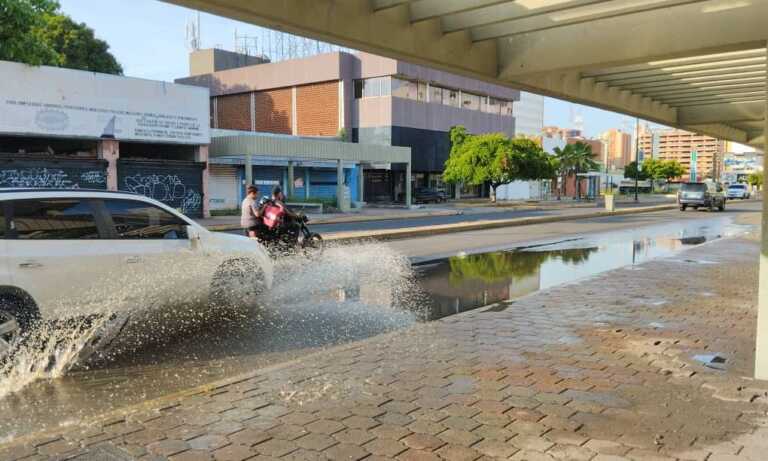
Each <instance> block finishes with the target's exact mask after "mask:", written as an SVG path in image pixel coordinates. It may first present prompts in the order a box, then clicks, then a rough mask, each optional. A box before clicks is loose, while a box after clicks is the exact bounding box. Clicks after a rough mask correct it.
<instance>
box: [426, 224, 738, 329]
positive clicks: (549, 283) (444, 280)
mask: <svg viewBox="0 0 768 461" xmlns="http://www.w3.org/2000/svg"><path fill="white" fill-rule="evenodd" d="M744 230H745V228H744V227H743V226H737V225H733V224H731V223H730V221H729V220H727V219H720V220H714V221H711V222H706V223H705V224H702V223H690V224H688V225H684V226H683V227H682V228H680V227H679V226H674V227H672V226H666V225H664V226H653V227H645V228H641V229H637V230H633V231H624V232H614V233H610V234H597V235H595V236H592V237H585V238H581V239H568V240H565V241H561V242H555V243H550V244H547V243H542V244H537V245H529V246H526V247H521V248H514V249H509V250H505V251H494V252H491V253H479V254H466V253H460V254H458V255H457V256H454V257H450V258H446V259H442V260H439V261H432V262H425V263H420V264H418V265H417V266H416V267H417V274H418V276H419V279H420V285H421V287H422V288H423V289H424V290H425V291H426V292H427V294H428V297H429V298H430V302H431V306H430V309H429V311H428V312H426V320H435V319H439V318H442V317H446V316H449V315H453V314H457V313H460V312H464V311H468V310H472V309H476V308H479V307H483V306H488V305H489V304H494V303H499V302H503V301H509V300H513V299H517V298H520V297H522V296H525V295H528V294H530V293H534V292H536V291H539V290H543V289H546V288H550V287H553V286H556V285H562V284H565V283H570V282H573V281H576V280H579V279H582V278H585V277H589V276H593V275H596V274H600V273H602V272H606V271H610V270H614V269H619V268H625V269H631V270H643V268H642V267H639V266H638V265H639V264H641V263H643V262H645V261H648V260H651V259H654V258H659V257H665V256H670V255H673V254H675V253H676V252H678V251H680V250H682V249H684V248H688V247H692V246H696V245H701V244H703V243H705V242H708V241H712V240H716V239H718V238H722V237H724V236H731V235H735V234H738V233H741V232H743V231H744ZM684 261H696V263H698V264H712V262H710V261H699V260H690V259H686V260H684ZM701 295H702V296H707V295H708V293H701ZM666 302H667V301H665V300H660V299H654V300H650V301H648V302H644V303H643V304H645V305H649V306H654V307H657V306H661V305H663V304H665V303H666ZM506 307H507V306H505V305H499V306H495V307H491V308H490V309H489V311H491V312H493V311H499V310H503V309H505V308H506Z"/></svg>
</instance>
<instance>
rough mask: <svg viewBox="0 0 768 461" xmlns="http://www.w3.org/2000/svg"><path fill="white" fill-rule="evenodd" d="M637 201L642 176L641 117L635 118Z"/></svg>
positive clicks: (636, 200)
mask: <svg viewBox="0 0 768 461" xmlns="http://www.w3.org/2000/svg"><path fill="white" fill-rule="evenodd" d="M635 120H636V122H635V203H637V202H638V201H639V200H638V198H637V182H638V178H639V177H640V117H636V118H635Z"/></svg>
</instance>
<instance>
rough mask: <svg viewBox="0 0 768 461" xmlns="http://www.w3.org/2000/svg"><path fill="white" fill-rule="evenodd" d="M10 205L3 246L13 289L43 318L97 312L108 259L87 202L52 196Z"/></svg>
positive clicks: (102, 297) (99, 226)
mask: <svg viewBox="0 0 768 461" xmlns="http://www.w3.org/2000/svg"><path fill="white" fill-rule="evenodd" d="M9 204H10V206H9V207H6V211H9V213H10V219H9V220H8V223H9V226H8V235H7V238H6V239H5V240H4V241H3V242H4V243H5V245H6V252H5V254H6V255H7V257H6V258H5V259H6V265H7V268H8V271H9V273H10V279H11V283H12V285H13V286H15V287H17V288H20V289H22V290H24V291H26V292H27V293H28V294H29V295H30V296H31V297H32V299H33V300H34V301H35V303H36V304H37V306H38V308H39V310H40V314H41V315H42V316H43V317H44V318H46V317H51V318H66V317H72V316H79V315H89V314H93V313H96V312H101V311H102V309H104V308H105V295H106V294H105V293H104V291H103V289H102V277H103V274H105V273H106V272H107V271H108V269H109V258H107V257H106V255H105V254H106V248H105V246H104V245H105V241H104V240H102V239H101V237H103V235H104V232H105V230H106V229H105V228H104V227H103V224H101V223H99V222H98V221H97V219H96V215H95V213H94V209H93V203H92V201H90V200H88V199H84V198H78V197H74V198H56V197H51V198H33V199H21V200H13V201H9Z"/></svg>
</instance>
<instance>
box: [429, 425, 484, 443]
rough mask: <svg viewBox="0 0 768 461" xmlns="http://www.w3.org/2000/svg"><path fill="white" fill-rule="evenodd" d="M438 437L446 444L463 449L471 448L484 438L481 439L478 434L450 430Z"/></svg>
mask: <svg viewBox="0 0 768 461" xmlns="http://www.w3.org/2000/svg"><path fill="white" fill-rule="evenodd" d="M437 437H438V438H439V439H441V440H443V441H444V442H445V443H449V444H452V445H461V446H463V447H470V446H472V445H473V444H475V443H477V442H479V441H480V440H482V437H479V436H478V435H477V434H476V433H474V432H469V431H463V430H460V429H448V430H447V431H444V432H441V433H440V434H438V435H437Z"/></svg>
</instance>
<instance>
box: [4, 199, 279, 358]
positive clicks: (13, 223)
mask: <svg viewBox="0 0 768 461" xmlns="http://www.w3.org/2000/svg"><path fill="white" fill-rule="evenodd" d="M0 254H2V255H3V257H2V258H0V358H1V357H2V356H3V355H4V353H7V352H8V351H9V350H10V349H11V348H12V347H13V344H14V343H15V342H16V340H18V339H19V338H20V337H22V336H23V335H24V333H25V332H26V331H28V330H29V329H30V328H31V327H32V326H33V325H34V324H35V323H36V322H38V321H42V322H48V321H51V322H59V321H65V320H68V319H73V318H75V319H80V318H89V317H92V316H98V315H103V314H104V313H105V312H108V313H109V314H110V315H111V316H113V317H114V316H115V315H116V314H118V315H120V316H121V318H124V319H125V318H127V317H129V316H131V315H134V312H135V311H147V310H156V309H162V308H164V307H167V306H169V305H172V304H174V303H179V302H181V303H185V304H194V305H196V306H201V309H204V310H205V309H219V308H223V307H225V306H231V305H232V304H233V303H235V302H238V301H251V300H250V299H238V297H251V296H257V295H258V294H260V293H261V292H263V291H264V290H267V289H269V288H270V287H271V285H272V266H271V262H270V259H269V257H268V256H267V253H266V251H265V250H264V248H262V247H261V245H259V244H258V242H256V241H254V240H251V239H248V238H246V237H241V236H237V235H230V234H224V233H212V232H209V231H208V230H206V229H205V228H204V227H202V226H200V225H199V224H197V223H196V222H195V221H193V220H191V219H189V218H187V217H186V216H184V215H183V214H181V213H179V212H177V211H175V210H173V209H172V208H170V207H168V206H166V205H164V204H162V203H160V202H157V201H155V200H152V199H150V198H147V197H144V196H141V195H135V194H130V193H121V192H106V191H86V190H53V189H51V190H43V189H0ZM136 315H138V314H136Z"/></svg>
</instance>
